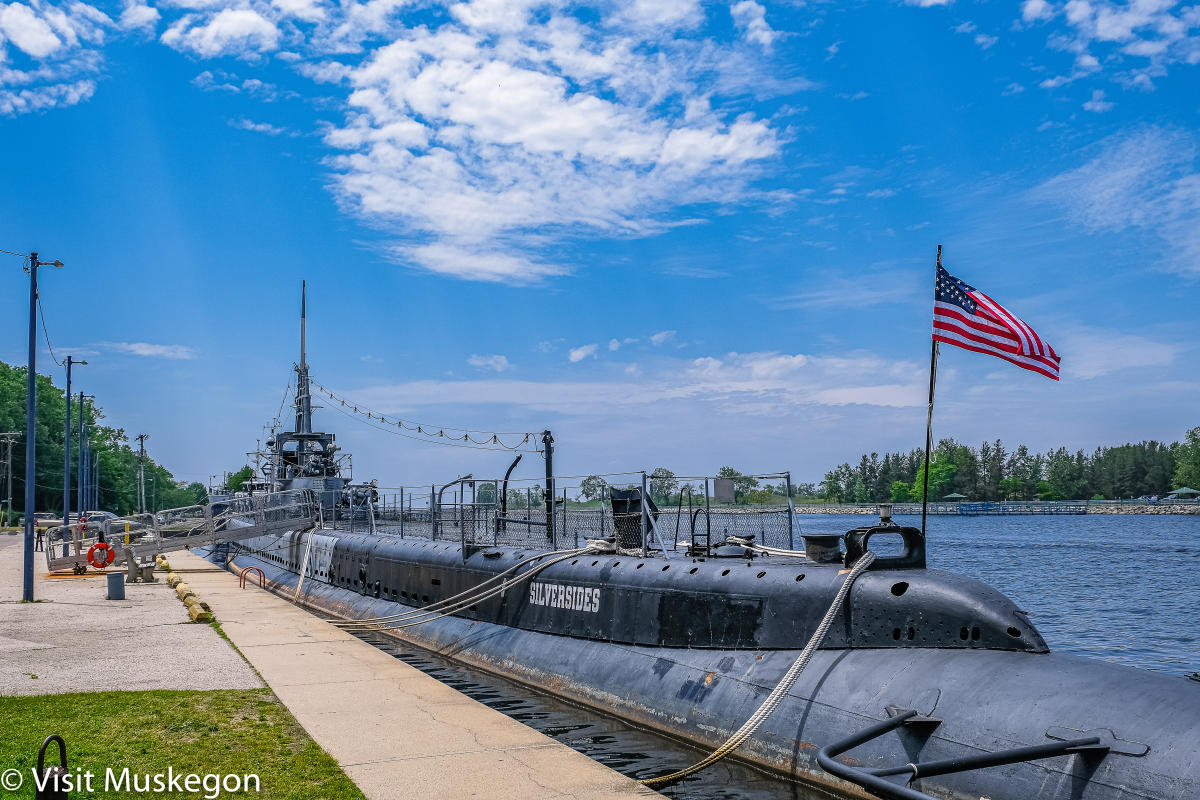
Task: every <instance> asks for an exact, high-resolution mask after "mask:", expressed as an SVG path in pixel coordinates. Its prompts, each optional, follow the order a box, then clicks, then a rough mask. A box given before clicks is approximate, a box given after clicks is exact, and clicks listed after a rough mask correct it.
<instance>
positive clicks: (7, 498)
mask: <svg viewBox="0 0 1200 800" xmlns="http://www.w3.org/2000/svg"><path fill="white" fill-rule="evenodd" d="M20 435H21V434H19V433H16V432H13V433H0V444H3V445H4V449H5V454H4V483H5V487H4V499H3V501H0V502H6V503H8V508H7V509H6V511H5V514H4V521H5V522H7V521H8V517H9V516H10V515H11V514H12V474H13V463H12V447H13V442H15V441H16V440H17V437H18V436H20Z"/></svg>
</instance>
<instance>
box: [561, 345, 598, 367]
mask: <svg viewBox="0 0 1200 800" xmlns="http://www.w3.org/2000/svg"><path fill="white" fill-rule="evenodd" d="M594 355H596V345H594V344H585V345H582V346H580V347H573V348H571V350H570V352H569V353H567V360H568V361H570V362H571V363H572V364H575V363H577V362H579V361H583V360H584V359H585V358H589V357H591V356H594Z"/></svg>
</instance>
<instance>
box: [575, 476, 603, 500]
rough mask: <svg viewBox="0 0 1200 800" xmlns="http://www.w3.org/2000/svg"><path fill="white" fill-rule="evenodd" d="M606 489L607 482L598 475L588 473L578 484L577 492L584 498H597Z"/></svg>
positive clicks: (600, 496) (601, 495)
mask: <svg viewBox="0 0 1200 800" xmlns="http://www.w3.org/2000/svg"><path fill="white" fill-rule="evenodd" d="M607 491H608V483H606V482H605V480H604V478H601V477H600V476H599V475H588V476H587V477H586V478H584V479H583V483H581V484H580V485H579V494H580V496H582V497H583V499H584V500H599V499H600V498H602V497H604V494H605V493H606V492H607Z"/></svg>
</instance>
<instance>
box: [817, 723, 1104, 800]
mask: <svg viewBox="0 0 1200 800" xmlns="http://www.w3.org/2000/svg"><path fill="white" fill-rule="evenodd" d="M940 724H941V720H939V719H934V718H932V717H925V716H922V715H920V714H919V713H918V712H916V711H912V710H906V711H901V712H898V713H897V714H896V715H895V716H893V717H890V718H888V719H885V720H883V721H882V722H877V723H875V724H874V725H871V726H868V727H867V728H864V729H863V730H862V731H859V732H858V733H856V734H853V735H852V736H848V737H846V738H845V739H841V740H839V741H836V742H834V743H832V744H828V745H825V746H824V747H822V748H821V749H820V750H819V751H817V764H819V765H820V767H821V769H823V770H825V771H826V772H828V773H830V774H832V775H836V776H837V777H839V778H842V779H843V780H847V781H850V782H851V783H853V784H856V785H858V786H861V787H862V788H864V789H866V790H867V791H869V792H871V793H872V794H874V795H876V796H877V797H882V798H886V800H936V798H934V797H931V796H929V795H927V794H925V793H924V792H919V791H917V790H916V789H912V788H909V787H908V786H901V785H899V784H896V783H892V782H891V781H889V780H885V778H886V777H889V776H893V775H904V774H908V773H911V774H910V776H909V781H913V780H916V779H917V778H931V777H934V776H936V775H949V774H952V773H956V772H968V771H970V770H973V769H983V768H985V767H1000V766H1004V765H1006V764H1019V763H1022V762H1025V761H1037V760H1039V759H1043V758H1053V757H1055V756H1063V755H1070V754H1072V753H1080V752H1087V751H1091V752H1094V753H1098V754H1107V753H1108V751H1109V749H1110V748H1109V747H1108V746H1107V745H1103V744H1101V743H1100V737H1099V736H1089V737H1086V738H1081V739H1071V740H1069V741H1056V742H1052V743H1050V744H1041V745H1033V746H1030V747H1016V748H1012V749H1010V750H1000V751H997V752H995V753H984V754H983V755H979V756H963V757H960V758H944V759H939V760H937V761H925V762H918V763H909V764H905V765H903V766H897V767H878V768H873V769H872V768H865V767H858V766H853V765H851V764H847V763H845V762H843V761H838V760H837V757H838V756H840V755H841V754H843V753H845V752H846V751H848V750H853V749H854V748H855V747H858V746H859V745H863V744H866V743H867V742H869V741H871V740H872V739H878V738H879V737H880V736H883V735H884V734H885V733H888V732H889V731H893V730H896V729H897V728H901V727H904V726H909V727H917V726H925V727H927V728H929V729H932V728H936V727H937V726H938V725H940Z"/></svg>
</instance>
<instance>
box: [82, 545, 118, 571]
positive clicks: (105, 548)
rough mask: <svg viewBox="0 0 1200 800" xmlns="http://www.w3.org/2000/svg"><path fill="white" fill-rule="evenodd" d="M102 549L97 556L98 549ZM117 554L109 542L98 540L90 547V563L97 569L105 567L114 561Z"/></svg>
mask: <svg viewBox="0 0 1200 800" xmlns="http://www.w3.org/2000/svg"><path fill="white" fill-rule="evenodd" d="M97 550H98V551H100V555H99V556H98V557H97V555H96V551H97ZM115 556H116V554H115V553H114V552H113V549H112V545H110V544H109V543H107V542H96V543H95V544H94V545H92V546H91V547H89V548H88V563H89V564H91V565H92V566H93V567H95V568H96V569H104V568H105V567H107V566H108V565H109V564H111V563H112V562H113V558H114V557H115Z"/></svg>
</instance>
